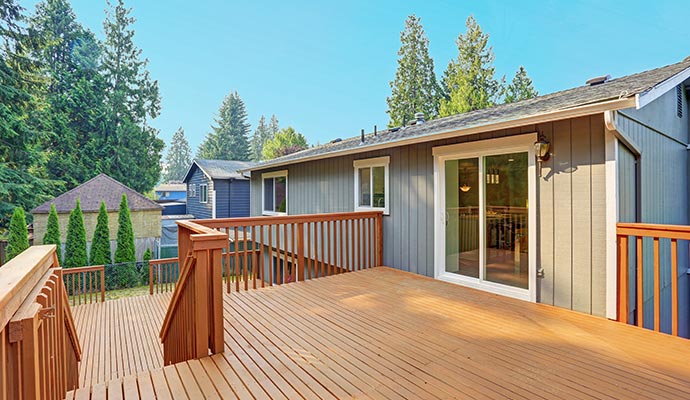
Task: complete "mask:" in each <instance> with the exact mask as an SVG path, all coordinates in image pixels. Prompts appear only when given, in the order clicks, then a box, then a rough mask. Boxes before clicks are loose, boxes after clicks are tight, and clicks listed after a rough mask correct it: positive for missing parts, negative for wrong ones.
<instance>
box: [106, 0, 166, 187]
mask: <svg viewBox="0 0 690 400" xmlns="http://www.w3.org/2000/svg"><path fill="white" fill-rule="evenodd" d="M107 3H108V5H109V7H110V8H109V10H108V11H107V17H106V20H105V22H104V23H103V29H104V31H105V43H104V46H103V57H102V59H103V62H102V66H101V71H102V74H103V77H104V79H105V94H106V99H105V100H106V104H107V110H106V123H105V132H104V136H103V143H102V144H101V145H100V146H99V154H100V157H99V158H98V159H99V163H98V165H97V168H98V170H99V171H101V172H106V173H108V174H109V175H110V176H112V177H113V178H115V179H117V180H119V181H120V182H122V183H124V184H125V185H127V186H129V187H131V188H133V189H135V190H137V191H139V192H142V193H143V192H148V191H150V190H151V189H152V188H153V187H154V186H155V184H156V183H157V182H158V181H159V178H160V172H161V165H160V164H161V151H162V150H163V147H164V143H163V141H162V140H161V139H159V138H158V137H157V135H158V132H157V131H156V130H155V129H153V128H152V127H151V126H149V125H148V120H149V119H152V118H156V117H157V116H158V114H159V113H160V101H161V100H160V95H159V92H158V82H157V81H154V80H152V79H151V76H150V75H149V72H148V70H147V66H148V60H147V59H143V60H142V59H141V53H142V51H141V49H139V48H137V47H136V46H135V44H134V41H133V39H134V29H133V28H132V24H134V22H135V19H134V18H133V17H132V16H130V14H131V11H132V10H131V9H128V8H126V7H125V5H124V3H123V1H122V0H118V2H117V5H115V6H113V5H112V4H111V3H110V2H107Z"/></svg>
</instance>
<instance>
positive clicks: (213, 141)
mask: <svg viewBox="0 0 690 400" xmlns="http://www.w3.org/2000/svg"><path fill="white" fill-rule="evenodd" d="M215 122H216V125H215V126H212V127H211V130H212V132H211V133H209V134H208V135H207V136H206V138H205V139H204V141H203V142H202V143H201V145H200V146H199V151H198V152H197V157H198V158H205V159H213V160H240V161H246V160H249V157H250V155H251V154H250V149H249V123H247V110H246V109H245V106H244V102H243V101H242V99H241V98H240V95H239V94H238V93H237V92H232V93H230V94H229V95H228V96H225V99H223V103H222V104H221V105H220V108H219V109H218V118H217V119H216V120H215Z"/></svg>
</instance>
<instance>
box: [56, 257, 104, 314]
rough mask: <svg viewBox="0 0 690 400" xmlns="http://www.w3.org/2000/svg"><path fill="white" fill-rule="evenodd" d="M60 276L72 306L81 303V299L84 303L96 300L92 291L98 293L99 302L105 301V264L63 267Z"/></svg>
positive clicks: (96, 297)
mask: <svg viewBox="0 0 690 400" xmlns="http://www.w3.org/2000/svg"><path fill="white" fill-rule="evenodd" d="M99 273H100V277H99ZM62 278H63V281H64V283H65V289H66V290H67V292H69V293H68V298H69V297H71V298H72V305H73V306H74V305H77V304H82V301H83V302H84V304H88V303H93V302H94V301H98V296H95V298H94V293H100V294H101V296H100V298H101V302H104V301H105V266H103V265H92V266H88V267H75V268H64V269H63V270H62Z"/></svg>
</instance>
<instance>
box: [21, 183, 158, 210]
mask: <svg viewBox="0 0 690 400" xmlns="http://www.w3.org/2000/svg"><path fill="white" fill-rule="evenodd" d="M123 193H124V194H126V195H127V203H128V204H129V209H130V210H132V211H143V210H161V209H162V208H163V207H162V206H160V205H159V204H158V203H156V202H155V201H153V200H151V199H149V198H147V197H146V196H144V195H143V194H141V193H139V192H137V191H135V190H134V189H131V188H129V187H127V186H125V185H124V184H122V183H120V182H118V181H116V180H115V179H113V178H111V177H109V176H108V175H106V174H100V175H97V176H95V177H94V178H91V179H90V180H88V181H86V182H84V183H82V184H81V185H79V186H77V187H75V188H74V189H72V190H70V191H68V192H65V193H63V194H61V195H59V196H58V197H56V198H54V199H53V200H50V201H46V202H45V203H43V204H41V205H40V206H38V207H36V208H34V209H33V210H31V213H32V214H47V213H49V212H50V205H51V204H55V208H56V209H57V212H58V213H68V212H70V211H72V209H73V208H74V205H75V204H76V203H77V199H79V201H80V202H81V209H82V211H83V212H85V213H88V212H98V209H99V208H100V207H101V201H105V206H106V208H107V209H108V211H118V210H119V209H120V201H121V200H122V194H123Z"/></svg>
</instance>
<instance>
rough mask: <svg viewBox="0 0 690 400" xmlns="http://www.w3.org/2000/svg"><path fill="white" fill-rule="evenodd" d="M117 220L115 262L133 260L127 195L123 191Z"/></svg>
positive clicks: (130, 220) (134, 255) (132, 240)
mask: <svg viewBox="0 0 690 400" xmlns="http://www.w3.org/2000/svg"><path fill="white" fill-rule="evenodd" d="M117 221H118V226H117V249H116V250H115V264H119V263H125V262H135V261H136V260H137V259H136V254H135V248H134V232H133V230H132V219H131V217H130V215H129V205H128V204H127V195H125V194H124V193H123V194H122V200H121V201H120V213H119V215H118V218H117Z"/></svg>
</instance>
